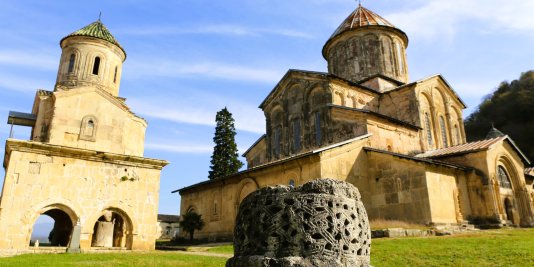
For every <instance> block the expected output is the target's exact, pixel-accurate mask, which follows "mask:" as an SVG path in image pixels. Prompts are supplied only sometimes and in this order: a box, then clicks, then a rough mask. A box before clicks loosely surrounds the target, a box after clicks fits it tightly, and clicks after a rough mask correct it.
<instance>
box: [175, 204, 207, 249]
mask: <svg viewBox="0 0 534 267" xmlns="http://www.w3.org/2000/svg"><path fill="white" fill-rule="evenodd" d="M180 228H182V229H183V230H184V231H186V232H188V233H189V240H190V241H193V235H194V234H195V230H199V231H200V230H202V228H204V220H203V219H202V215H200V214H197V213H196V212H194V211H192V210H190V211H188V212H187V213H185V214H184V215H182V220H181V221H180Z"/></svg>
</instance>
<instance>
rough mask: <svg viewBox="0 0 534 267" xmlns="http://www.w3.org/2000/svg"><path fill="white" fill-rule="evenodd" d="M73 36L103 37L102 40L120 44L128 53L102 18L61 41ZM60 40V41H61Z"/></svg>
mask: <svg viewBox="0 0 534 267" xmlns="http://www.w3.org/2000/svg"><path fill="white" fill-rule="evenodd" d="M72 36H87V37H93V38H98V39H101V40H104V41H108V42H110V43H112V44H114V45H116V46H118V47H119V48H120V49H121V50H122V52H124V54H126V51H124V48H122V46H121V45H120V44H119V42H118V41H117V39H115V37H113V35H112V34H111V33H110V32H109V30H108V28H106V26H104V24H103V23H102V22H101V21H100V20H97V21H95V22H93V23H91V24H89V25H87V26H85V27H83V28H81V29H79V30H77V31H75V32H73V33H71V34H69V35H67V36H65V37H64V38H63V39H61V42H63V40H65V39H67V38H69V37H72ZM61 42H60V43H61Z"/></svg>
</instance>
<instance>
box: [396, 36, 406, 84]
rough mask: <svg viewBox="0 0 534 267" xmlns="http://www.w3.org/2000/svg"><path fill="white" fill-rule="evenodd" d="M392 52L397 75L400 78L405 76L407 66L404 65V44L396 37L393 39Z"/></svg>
mask: <svg viewBox="0 0 534 267" xmlns="http://www.w3.org/2000/svg"><path fill="white" fill-rule="evenodd" d="M393 50H394V51H395V52H394V55H395V56H394V57H395V63H396V64H395V65H396V66H395V69H396V71H397V75H399V76H401V75H404V74H407V72H408V68H407V67H408V66H407V64H406V44H404V41H403V40H402V39H400V38H398V37H393Z"/></svg>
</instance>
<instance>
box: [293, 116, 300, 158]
mask: <svg viewBox="0 0 534 267" xmlns="http://www.w3.org/2000/svg"><path fill="white" fill-rule="evenodd" d="M299 150H300V120H298V119H297V120H294V121H293V152H294V153H296V152H298V151H299Z"/></svg>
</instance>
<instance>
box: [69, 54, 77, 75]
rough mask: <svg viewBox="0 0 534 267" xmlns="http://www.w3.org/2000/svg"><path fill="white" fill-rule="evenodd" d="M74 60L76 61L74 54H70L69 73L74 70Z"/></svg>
mask: <svg viewBox="0 0 534 267" xmlns="http://www.w3.org/2000/svg"><path fill="white" fill-rule="evenodd" d="M74 61H76V55H75V54H71V55H70V58H69V69H68V73H69V74H70V73H72V72H73V71H74Z"/></svg>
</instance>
